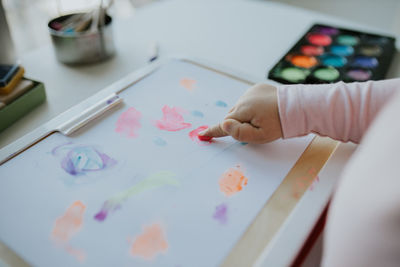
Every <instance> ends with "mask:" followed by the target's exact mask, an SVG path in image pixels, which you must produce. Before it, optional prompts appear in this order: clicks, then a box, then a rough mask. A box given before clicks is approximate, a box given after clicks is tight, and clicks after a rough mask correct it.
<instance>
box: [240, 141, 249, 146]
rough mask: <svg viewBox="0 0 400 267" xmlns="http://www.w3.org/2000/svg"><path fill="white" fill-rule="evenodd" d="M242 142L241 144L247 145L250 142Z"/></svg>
mask: <svg viewBox="0 0 400 267" xmlns="http://www.w3.org/2000/svg"><path fill="white" fill-rule="evenodd" d="M240 144H241V145H242V146H245V145H247V144H248V143H246V142H240Z"/></svg>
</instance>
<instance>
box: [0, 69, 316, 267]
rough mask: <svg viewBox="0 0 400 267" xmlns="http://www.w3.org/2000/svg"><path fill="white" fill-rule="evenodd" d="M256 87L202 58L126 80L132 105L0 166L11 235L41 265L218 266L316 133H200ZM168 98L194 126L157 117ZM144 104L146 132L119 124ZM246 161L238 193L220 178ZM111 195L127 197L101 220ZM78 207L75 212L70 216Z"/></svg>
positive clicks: (0, 230)
mask: <svg viewBox="0 0 400 267" xmlns="http://www.w3.org/2000/svg"><path fill="white" fill-rule="evenodd" d="M182 79H186V80H183V81H182ZM193 81H194V82H193ZM181 83H183V84H181ZM183 85H184V86H186V87H189V89H187V88H184V86H183ZM190 87H191V88H190ZM247 88H248V85H247V84H244V83H241V82H238V81H236V80H233V79H231V78H228V77H226V76H222V75H220V74H217V73H214V72H212V71H209V70H206V69H203V68H201V67H198V66H195V65H192V64H190V63H185V62H181V61H171V62H170V63H168V64H166V65H164V66H163V67H161V68H160V69H159V70H157V71H156V72H154V73H153V74H152V75H150V76H148V77H147V78H145V79H143V80H142V81H140V82H138V83H137V84H135V85H134V86H132V87H131V88H129V89H127V90H125V91H123V92H122V93H121V94H120V96H121V97H122V98H123V99H124V103H125V104H124V105H123V107H121V108H120V109H117V110H115V111H112V112H110V113H109V114H108V115H106V116H104V117H103V118H100V119H98V120H96V121H95V122H92V123H90V124H89V125H88V126H87V127H85V128H84V129H82V130H79V132H78V133H77V134H75V135H74V136H72V137H65V136H63V135H61V134H53V135H51V136H49V137H48V138H46V139H45V140H43V141H41V142H40V143H38V144H37V145H35V146H33V147H32V148H30V149H28V150H27V151H25V152H24V153H22V154H21V155H19V156H17V157H16V158H14V159H12V160H10V161H9V162H7V163H5V164H4V165H2V166H0V214H1V217H0V218H1V219H0V240H1V241H3V242H4V243H6V244H7V245H8V246H9V247H10V248H11V249H13V250H14V251H16V252H17V253H18V254H19V255H20V256H22V257H23V258H24V259H25V260H27V261H28V262H29V263H31V264H33V265H36V266H171V267H178V266H181V267H183V266H191V267H192V266H202V267H203V266H217V265H218V264H220V263H221V262H222V261H223V259H224V258H225V257H226V256H227V255H228V253H229V251H230V249H231V248H232V247H233V246H234V244H235V243H236V242H237V241H238V240H239V238H240V237H241V235H242V234H243V233H244V231H245V230H246V228H247V227H248V226H249V225H250V223H251V222H252V220H253V219H254V218H255V216H256V215H257V213H258V212H259V211H260V209H261V208H262V206H263V205H264V204H265V203H266V201H267V200H268V199H269V197H270V196H271V195H272V193H273V192H274V190H275V189H276V188H277V187H278V186H279V184H280V183H281V181H282V180H283V178H284V177H285V176H286V174H287V173H288V171H289V170H290V168H291V167H292V166H293V165H294V163H295V162H296V160H297V159H298V158H299V156H300V155H301V153H302V152H303V151H304V149H305V148H306V146H307V145H308V143H309V142H310V140H311V138H312V136H308V137H304V138H296V139H291V140H285V141H282V140H281V141H276V142H273V143H270V144H265V145H249V144H247V145H246V144H242V143H240V142H237V141H235V140H233V139H232V138H231V137H225V138H221V139H218V140H215V141H213V142H212V143H211V144H208V143H207V142H199V141H193V140H191V138H189V136H188V134H189V132H190V131H192V130H193V129H195V128H197V127H198V126H201V125H213V124H215V123H217V122H219V121H220V120H222V119H223V118H224V116H225V114H226V113H227V112H228V110H229V109H230V107H231V106H233V105H234V104H235V102H236V100H237V99H238V98H239V96H241V95H242V94H243V93H244V91H245V90H246V89H247ZM218 101H222V102H224V103H226V104H227V105H226V107H223V106H221V103H222V102H218ZM217 102H218V103H219V104H220V105H217ZM222 104H223V103H222ZM165 105H167V106H168V107H169V108H173V107H176V108H178V110H179V112H181V114H183V118H184V122H185V123H190V124H191V125H192V126H191V127H188V128H185V129H182V130H179V131H165V130H160V129H159V128H157V127H156V125H157V120H160V119H161V118H162V116H163V113H162V111H161V110H162V108H163V107H164V106H165ZM132 107H133V108H134V109H135V111H138V112H140V114H141V116H140V120H139V124H140V126H139V127H137V129H136V130H135V131H134V135H136V136H135V137H129V136H127V135H126V134H121V133H118V132H116V129H117V122H118V120H119V118H120V117H121V115H122V114H123V113H124V112H126V111H127V110H128V109H129V108H132ZM201 114H203V116H200V115H201ZM68 153H69V154H68ZM74 153H75V154H74ZM79 155H80V157H79ZM105 155H107V156H105ZM68 157H69V158H71V157H72V158H73V159H74V160H75V163H74V164H75V165H74V167H73V168H72V169H68V168H67V167H68V164H71V160H70V161H68V160H66V159H67V158H68ZM78 157H79V162H78V160H77V159H78ZM88 158H90V160H88ZM68 162H69V163H68ZM63 164H64V165H63ZM62 166H64V168H63V167H62ZM66 166H67V167H66ZM237 166H240V167H239V169H238V170H240V171H241V172H242V173H243V174H244V176H245V177H246V178H247V185H245V184H244V182H243V183H241V184H240V185H241V186H242V190H240V191H238V192H236V193H234V194H233V195H231V196H226V195H225V194H224V193H223V192H222V191H221V190H220V185H219V181H220V179H221V176H222V175H223V174H224V172H226V171H227V170H228V169H230V168H234V169H235V168H237ZM73 172H75V173H73ZM159 172H162V173H161V176H160V173H159ZM157 173H158V174H159V175H158V176H159V177H158V178H157ZM154 174H156V175H155V176H154ZM152 175H153V176H152ZM150 176H152V177H153V178H151V177H150ZM149 177H150V178H149ZM154 177H155V178H154ZM160 177H161V178H160ZM129 188H130V189H129ZM128 189H129V190H130V192H129V191H126V190H128ZM121 192H122V193H121ZM124 192H125V195H124ZM129 193H130V194H131V195H130V196H126V195H129ZM113 197H114V198H113ZM111 198H113V199H114V200H115V201H116V202H117V203H119V205H118V207H116V209H115V210H111V211H109V212H108V213H107V216H106V218H103V220H102V221H101V220H100V219H96V218H95V216H96V215H97V214H99V212H100V211H101V209H102V207H103V204H104V203H105V201H107V200H109V199H111ZM118 201H119V202H118ZM74 203H75V204H74ZM71 206H72V207H73V208H72V213H73V215H74V216H75V217H74V216H72V217H71V216H69V215H68V216H69V217H68V216H66V217H64V219H63V215H64V214H65V213H66V212H67V209H68V208H69V207H71ZM217 207H218V208H219V209H220V210H219V211H220V212H221V213H222V214H224V212H223V211H224V210H225V211H226V212H225V216H222V217H221V216H218V214H217V215H216V209H217ZM70 211H71V210H70ZM103 215H104V214H103ZM219 215H221V214H219ZM99 216H100V215H99ZM67 217H68V218H69V219H68V218H67ZM100 217H101V216H100ZM214 217H217V218H214ZM57 220H58V222H59V223H58V225H57ZM60 227H61V228H60ZM146 227H147V228H146ZM56 228H57V229H56ZM146 229H147V230H146ZM57 231H58V232H57ZM60 231H61V232H60ZM55 232H57V233H55ZM160 232H161V234H160ZM133 247H135V249H133ZM249 249H251V248H249ZM132 251H134V252H132ZM146 255H147V256H146Z"/></svg>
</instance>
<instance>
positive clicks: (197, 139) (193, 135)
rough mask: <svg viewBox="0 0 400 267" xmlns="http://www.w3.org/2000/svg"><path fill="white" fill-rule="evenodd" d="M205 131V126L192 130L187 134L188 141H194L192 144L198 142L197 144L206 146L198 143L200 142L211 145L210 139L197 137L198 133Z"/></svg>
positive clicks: (206, 127)
mask: <svg viewBox="0 0 400 267" xmlns="http://www.w3.org/2000/svg"><path fill="white" fill-rule="evenodd" d="M206 129H208V126H207V125H203V126H200V127H197V128H196V129H194V130H193V131H191V132H190V133H189V137H190V139H192V141H194V142H198V143H201V144H207V143H206V142H200V141H208V144H211V143H212V141H211V139H212V137H209V136H200V135H199V133H200V132H202V131H204V130H206ZM202 139H203V140H202Z"/></svg>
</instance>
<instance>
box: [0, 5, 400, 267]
mask: <svg viewBox="0 0 400 267" xmlns="http://www.w3.org/2000/svg"><path fill="white" fill-rule="evenodd" d="M316 22H319V23H325V24H331V25H336V26H342V27H345V28H354V29H358V30H366V31H370V32H375V33H382V34H390V35H394V34H393V33H391V32H387V31H385V30H384V29H379V28H371V27H365V26H363V25H359V24H357V23H354V22H351V21H344V20H343V19H338V18H334V17H330V16H327V15H325V14H320V13H315V12H311V11H306V10H303V9H298V8H294V7H291V6H288V5H283V4H277V3H273V2H268V1H261V0H214V1H208V0H207V1H206V0H203V1H188V0H171V1H162V2H155V3H153V4H151V5H148V6H145V7H142V8H140V9H138V10H137V11H136V13H135V14H134V15H133V16H132V17H131V18H129V19H124V20H118V19H115V18H114V36H115V44H116V49H117V55H116V56H115V57H114V58H113V59H112V60H109V61H107V62H104V63H101V64H97V65H92V66H84V67H69V66H65V65H63V64H61V63H59V62H57V60H56V59H55V56H54V52H53V48H52V46H51V44H48V45H46V46H43V47H41V48H40V49H37V50H35V51H32V52H30V53H28V54H25V55H21V56H20V59H21V64H22V65H23V66H24V67H25V69H26V76H27V77H30V78H32V79H36V80H39V81H42V82H44V84H45V87H46V93H47V102H46V103H45V104H43V105H41V106H40V107H38V108H36V109H35V110H34V111H32V112H31V113H30V114H28V115H27V116H25V117H24V118H22V119H21V120H19V121H18V122H16V123H15V124H14V125H13V126H11V127H10V128H8V129H7V130H5V131H3V132H2V133H0V148H1V147H4V146H5V145H7V144H10V143H11V142H13V141H15V140H16V139H18V138H20V137H22V136H23V135H25V134H27V133H29V132H30V131H32V130H33V129H35V128H37V127H38V126H39V125H41V124H43V123H44V122H46V121H48V120H50V119H51V118H54V117H55V116H56V115H58V114H60V113H62V112H63V111H65V110H67V109H68V108H70V107H72V106H74V105H75V104H77V103H79V102H81V101H82V100H84V99H86V98H88V97H89V96H91V95H93V94H94V93H96V92H98V91H99V90H101V89H103V88H104V87H106V86H107V85H109V84H111V83H112V82H114V81H116V80H118V79H120V78H122V77H124V76H125V75H127V74H128V73H130V72H132V71H134V70H137V69H139V68H141V67H143V66H145V65H146V64H147V58H148V46H149V45H150V43H151V42H153V41H157V42H158V43H159V45H160V57H161V58H165V57H169V56H173V55H183V56H187V57H189V58H192V57H194V58H200V59H204V60H206V61H210V62H214V63H216V64H219V65H222V66H226V67H229V68H232V69H234V70H237V71H239V72H241V73H244V74H246V76H247V77H253V80H254V81H258V82H267V80H266V78H265V75H266V73H267V71H268V70H269V69H270V68H271V67H272V66H273V65H274V64H275V63H276V62H277V61H278V60H279V59H280V58H281V57H282V55H283V54H284V53H285V52H286V51H287V50H288V49H289V48H290V47H291V46H292V45H293V44H294V43H295V42H296V41H297V40H298V39H299V38H300V37H301V36H302V35H303V34H304V32H305V31H306V30H307V29H308V28H309V27H310V26H311V25H312V24H314V23H316ZM44 27H45V25H44ZM396 37H399V36H396ZM397 47H399V45H397ZM394 76H400V56H399V53H397V55H396V57H395V60H394V63H393V64H392V66H391V69H390V71H389V77H394ZM353 150H354V146H353V145H341V146H340V147H339V149H338V151H337V152H336V153H335V155H334V156H333V157H332V158H331V159H330V160H329V162H328V164H327V165H326V167H325V168H324V169H323V170H322V172H321V173H320V179H321V181H323V182H321V183H320V184H319V185H318V187H317V190H314V191H312V193H307V194H306V195H305V196H304V197H303V199H302V200H301V201H300V203H299V205H298V207H297V208H296V210H295V212H294V213H293V216H296V212H297V213H299V212H300V213H301V214H303V216H298V215H297V217H301V218H303V219H302V222H303V223H304V225H309V227H306V228H307V229H308V230H309V229H311V227H312V225H313V222H315V221H316V219H317V218H318V216H319V213H320V212H321V211H322V210H323V208H324V206H325V204H326V201H327V200H328V198H329V196H330V194H331V192H332V188H333V186H334V184H335V180H336V179H337V176H339V174H340V171H341V169H342V168H343V166H344V165H345V163H346V160H347V158H348V157H349V156H350V155H351V153H352V151H353ZM306 235H307V231H302V232H299V231H296V225H293V223H292V225H291V222H290V221H289V222H288V223H287V224H286V225H285V227H284V228H282V231H280V233H279V235H278V236H277V239H276V240H274V242H273V247H269V248H268V249H266V251H265V254H264V255H263V257H260V259H259V262H258V263H259V264H260V265H267V264H268V266H280V265H286V264H288V263H290V260H291V256H289V255H288V254H287V252H288V251H289V250H290V251H292V252H295V251H297V250H298V249H299V248H300V247H301V244H302V242H303V241H304V238H305V237H306ZM283 253H284V254H283ZM292 254H293V253H292ZM270 264H273V265H270Z"/></svg>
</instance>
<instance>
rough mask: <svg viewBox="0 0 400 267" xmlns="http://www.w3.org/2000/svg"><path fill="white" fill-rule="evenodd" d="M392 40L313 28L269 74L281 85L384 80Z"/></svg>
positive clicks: (270, 77) (393, 39) (354, 32)
mask: <svg viewBox="0 0 400 267" xmlns="http://www.w3.org/2000/svg"><path fill="white" fill-rule="evenodd" d="M394 53H395V38H393V37H390V36H383V35H376V34H370V33H365V32H359V31H353V30H348V29H342V28H336V27H332V26H327V25H322V24H315V25H313V26H312V27H311V28H310V30H308V31H307V32H306V33H305V34H304V35H303V37H301V39H300V40H299V41H298V42H297V43H296V44H295V45H294V46H293V47H292V48H291V49H290V50H289V51H288V52H287V53H286V54H285V55H284V56H283V57H282V59H281V60H280V61H279V62H278V63H277V64H276V65H275V66H274V67H273V68H272V69H271V70H270V71H269V73H268V78H269V79H271V80H275V81H278V82H281V83H284V84H298V83H308V84H318V83H334V82H337V81H344V82H355V81H367V80H379V79H383V78H385V75H386V72H387V70H388V68H389V66H390V63H391V60H392V58H393V56H394Z"/></svg>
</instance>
